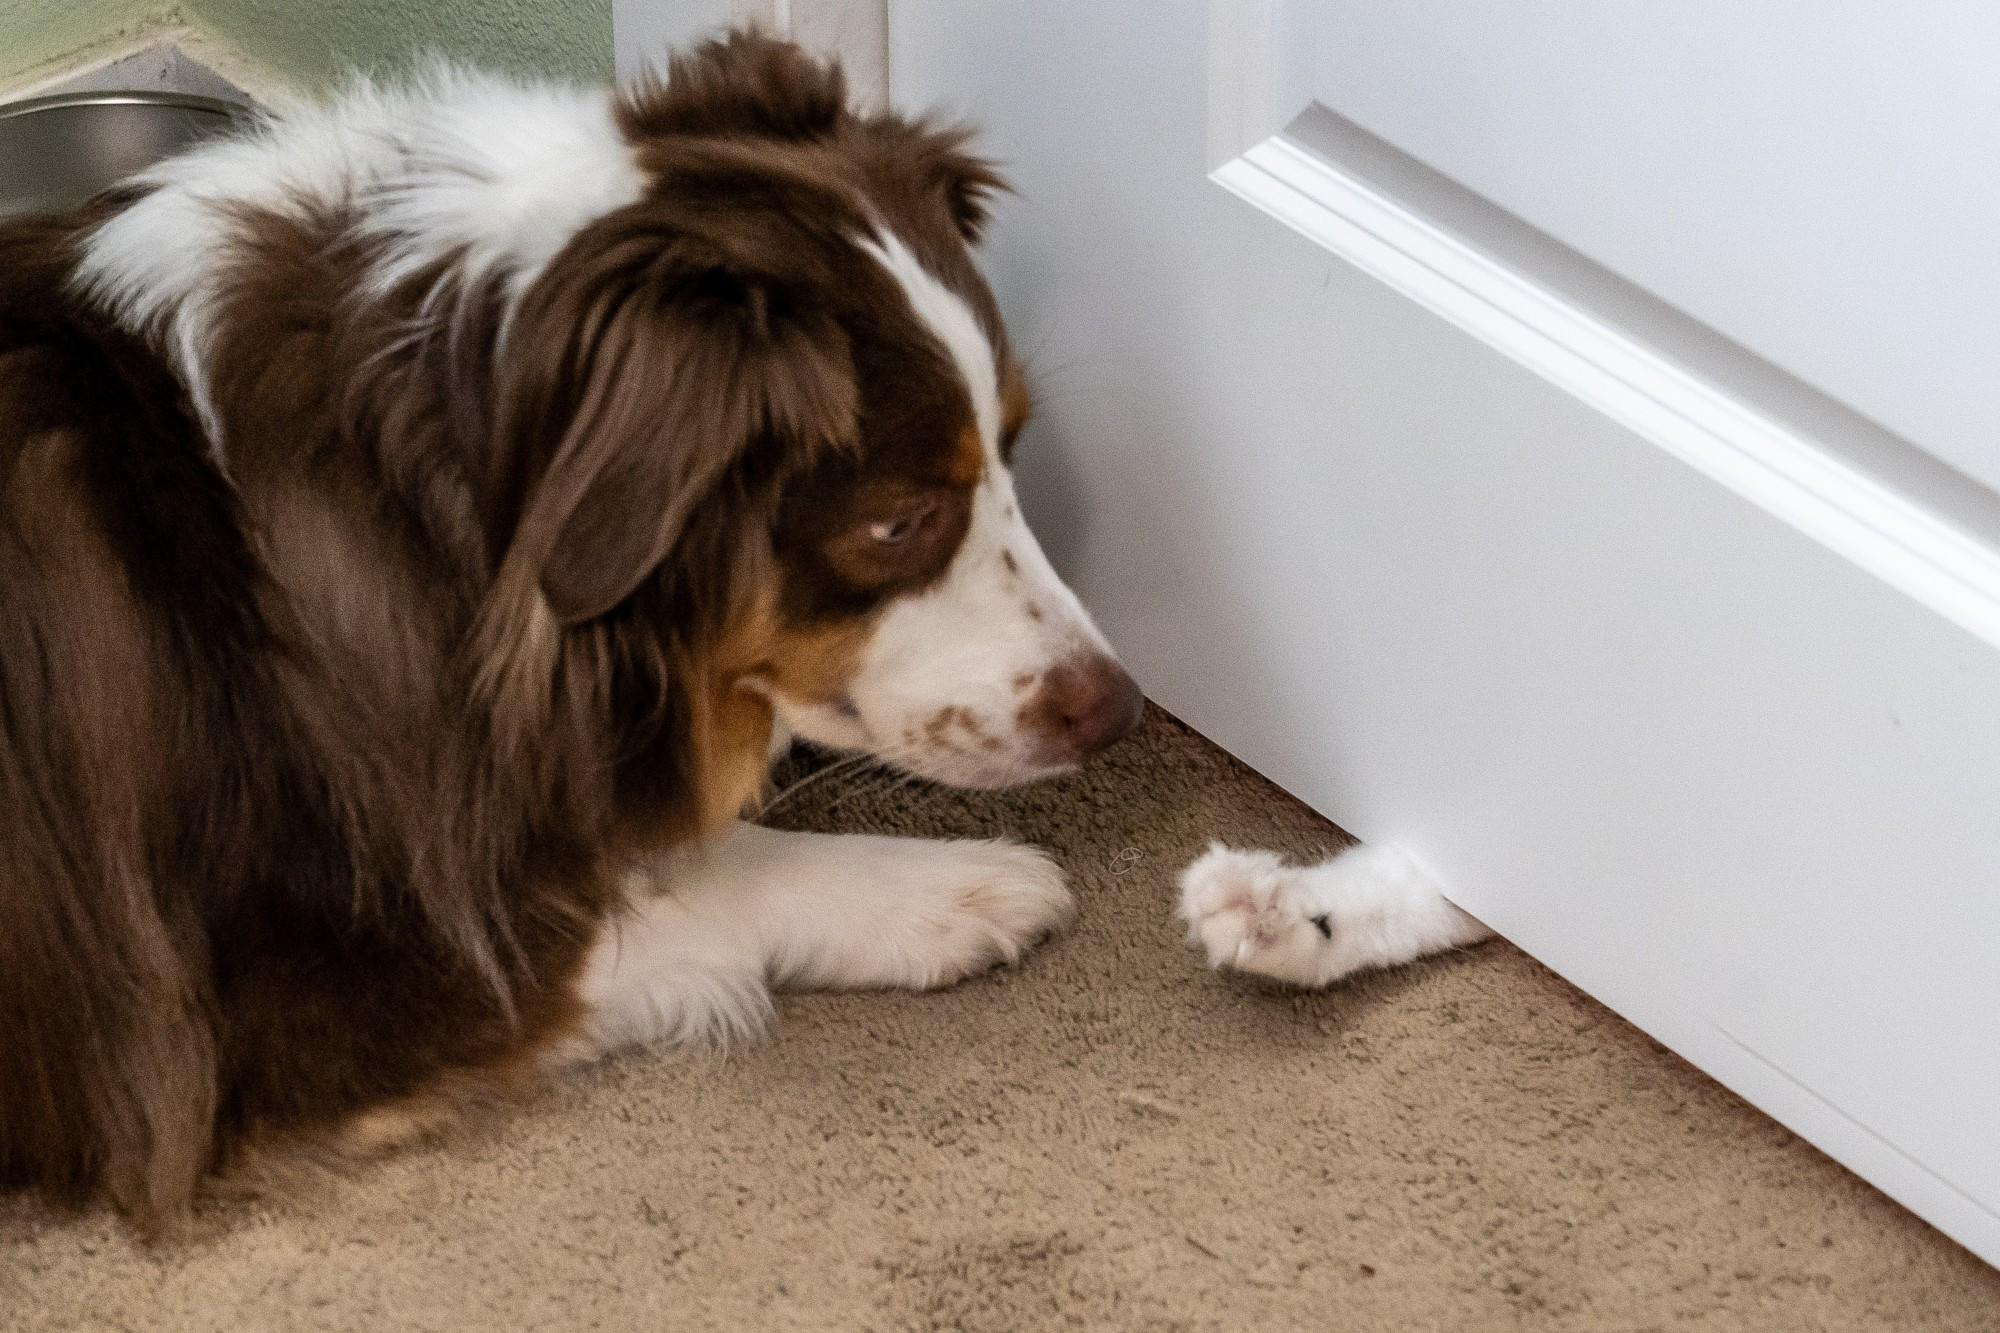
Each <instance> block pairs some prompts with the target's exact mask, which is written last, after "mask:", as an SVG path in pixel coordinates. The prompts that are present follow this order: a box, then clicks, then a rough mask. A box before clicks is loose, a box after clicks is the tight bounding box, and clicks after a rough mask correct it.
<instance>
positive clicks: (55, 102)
mask: <svg viewBox="0 0 2000 1333" xmlns="http://www.w3.org/2000/svg"><path fill="white" fill-rule="evenodd" d="M79 106H157V107H165V108H168V109H169V110H177V111H206V112H208V113H209V114H210V115H216V116H225V117H227V118H229V119H231V120H234V119H236V118H238V117H240V116H243V115H246V114H247V113H248V112H249V110H250V108H249V107H247V106H245V105H243V104H242V103H241V102H225V101H223V100H222V99H221V98H219V97H201V96H199V95H197V94H195V93H172V92H129V93H128V92H84V93H50V94H49V95H48V96H46V97H29V98H26V99H24V100H22V101H19V102H9V103H6V104H4V105H0V120H12V119H14V118H16V117H18V116H30V115H33V114H35V113H36V112H38V111H62V110H66V109H67V108H69V107H79Z"/></svg>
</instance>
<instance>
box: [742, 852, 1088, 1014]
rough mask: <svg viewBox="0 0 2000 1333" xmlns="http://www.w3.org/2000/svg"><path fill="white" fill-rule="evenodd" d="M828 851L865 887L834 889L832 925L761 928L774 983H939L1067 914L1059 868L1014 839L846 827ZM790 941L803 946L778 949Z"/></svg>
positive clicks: (1004, 955) (1002, 957) (1033, 937)
mask: <svg viewBox="0 0 2000 1333" xmlns="http://www.w3.org/2000/svg"><path fill="white" fill-rule="evenodd" d="M837 850H838V852H839V853H840V854H841V862H842V864H841V865H840V866H839V867H838V869H837V871H835V873H837V874H839V875H840V876H841V877H842V878H851V881H855V882H859V883H865V884H866V886H867V887H866V890H865V891H863V892H858V893H856V892H849V893H846V894H843V895H842V897H843V899H844V902H843V903H842V910H843V911H844V912H845V913H846V914H847V920H846V921H845V922H844V923H843V924H842V926H841V928H840V929H839V930H838V931H833V930H827V929H821V930H819V931H815V932H812V934H811V936H810V937H807V938H800V939H798V940H796V941H794V940H791V939H787V938H786V933H785V932H774V933H772V934H771V935H768V936H767V938H769V939H771V942H772V943H773V944H774V945H775V946H776V947H775V948H774V949H773V957H772V965H771V977H772V980H773V981H774V982H776V983H777V984H780V985H787V986H828V987H842V988H856V987H876V986H898V987H908V988H912V989H916V990H928V989H931V988H932V987H936V986H948V985H950V984H951V983H952V982H954V981H958V980H961V979H962V978H965V977H969V976H971V975H973V974H974V973H976V972H984V971H986V970H987V969H988V968H990V967H993V966H994V965H996V964H999V963H1011V962H1014V961H1015V960H1017V959H1018V958H1020V956H1021V954H1022V953H1023V952H1024V951H1025V950H1027V949H1028V948H1029V947H1030V946H1032V945H1034V944H1035V943H1036V942H1038V941H1039V940H1042V939H1044V938H1046V937H1047V936H1049V935H1052V934H1055V933H1056V932H1057V931H1059V930H1061V929H1062V928H1063V927H1065V926H1067V925H1068V924H1069V922H1070V921H1071V919H1072V918H1073V917H1074V916H1075V914H1076V904H1075V901H1074V900H1073V899H1072V898H1071V897H1070V894H1069V890H1068V889H1067V888H1066V887H1064V884H1063V872H1062V869H1061V867H1059V866H1057V865H1056V863H1055V862H1054V861H1052V860H1050V859H1049V857H1048V856H1047V855H1045V854H1044V853H1042V852H1040V851H1037V850H1036V849H1035V848H1033V847H1025V846H1022V845H1021V844H1020V843H1015V842H975V841H962V842H931V841H919V840H916V839H907V838H868V837H861V836H857V835H848V836H846V837H843V838H841V839H839V841H838V844H837ZM833 869H834V867H829V870H833ZM809 903H810V900H807V901H806V903H805V904H802V905H806V906H809ZM795 943H796V944H797V945H803V946H805V947H787V946H788V945H794V944H795Z"/></svg>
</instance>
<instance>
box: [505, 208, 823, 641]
mask: <svg viewBox="0 0 2000 1333" xmlns="http://www.w3.org/2000/svg"><path fill="white" fill-rule="evenodd" d="M591 249H592V251H593V252H594V253H593V255H592V257H591V258H590V259H589V260H588V261H584V262H580V263H579V264H577V265H574V266H573V267H575V268H578V269H581V271H579V272H571V273H564V274H554V273H552V274H550V275H548V279H549V280H547V281H544V282H543V283H541V284H539V285H538V287H537V289H536V291H535V292H534V293H532V294H531V295H530V297H529V301H528V304H527V305H526V306H525V307H524V308H523V310H522V311H521V313H520V315H519V317H518V318H517V319H516V321H515V324H514V327H513V328H512V329H511V330H510V331H509V334H508V345H509V348H510V357H509V367H510V369H509V374H508V375H507V376H506V377H505V378H506V379H507V380H509V381H511V384H512V390H513V401H512V402H511V403H509V404H507V405H505V407H504V408H503V412H504V415H503V420H504V421H505V423H506V426H505V429H506V431H507V433H508V434H510V435H512V436H513V439H514V447H513V449H512V450H511V451H510V452H511V454H512V456H513V458H514V459H515V460H517V461H516V463H515V466H516V468H517V469H518V470H519V472H520V473H521V474H522V475H521V480H520V482H519V483H518V484H517V486H516V487H513V488H510V489H515V490H516V493H517V494H519V495H521V496H522V497H523V499H522V500H521V501H520V502H519V503H518V505H517V507H515V509H514V512H517V513H518V514H519V516H520V517H519V521H518V523H516V524H515V525H514V530H513V534H512V540H511V541H510V542H509V543H508V545H507V556H506V560H507V562H508V563H509V564H510V565H511V564H514V563H515V562H517V561H518V562H523V563H525V564H526V566H527V567H528V569H530V570H532V571H533V572H534V574H535V577H536V578H537V580H538V581H539V583H540V586H541V591H542V595H543V596H544V598H545V599H546V600H547V602H548V605H549V607H550V609H551V610H552V611H553V612H554V613H555V616H556V618H557V620H559V621H560V622H561V623H562V624H564V625H574V624H578V623H580V622H582V621H586V620H590V619H592V618H594V617H597V616H600V615H603V614H604V613H605V612H607V611H609V610H611V609H612V608H613V607H615V606H617V605H618V604H619V603H620V602H622V601H624V600H625V598H626V597H627V596H629V595H630V594H631V592H632V591H633V589H634V588H636V587H637V586H638V584H639V582H640V581H641V580H642V579H644V578H645V577H646V576H647V575H648V574H650V573H651V572H652V571H653V570H655V569H656V568H658V567H659V565H660V564H661V562H662V561H663V560H665V559H666V557H667V556H668V554H669V553H670V552H671V550H672V549H673V546H674V543H675V540H676V539H677V538H678V536H679V535H680V533H681V531H682V529H683V528H684V526H685V525H686V523H687V520H688V517H689V515H690V514H691V513H692V512H693V511H694V509H695V508H696V507H697V506H698V505H700V504H701V503H702V502H703V500H704V499H705V498H706V497H708V496H710V495H711V494H712V493H713V492H714V491H715V489H716V487H717V486H718V484H719V483H720V482H721V481H722V480H723V479H724V477H725V476H726V475H727V474H728V473H729V472H730V471H731V469H732V468H733V467H734V465H735V464H736V463H737V462H738V460H739V459H741V458H742V457H743V455H744V453H745V451H746V450H747V449H749V448H750V447H751V445H752V444H753V443H755V442H757V441H759V440H762V439H766V438H770V437H778V438H781V439H788V440H791V441H794V442H796V443H800V444H805V445H828V444H838V443H840V442H842V441H844V440H849V439H851V438H852V437H853V434H854V430H855V417H856V410H857V408H856V397H855V385H854V371H853V363H852V359H851V357H850V355H849V352H848V346H847V339H846V335H845V333H844V332H843V331H842V329H841V328H840V326H839V324H838V323H837V322H836V321H835V320H834V319H833V318H832V317H831V316H830V315H828V314H826V313H825V312H824V310H823V309H822V308H820V307H818V306H817V305H816V304H815V303H813V302H811V301H806V300H799V299H797V298H798V293H797V292H795V291H792V290H789V289H788V287H787V284H786V283H785V282H784V281H782V280H781V279H778V278H775V277H773V276H771V275H768V274H763V273H758V272H755V271H750V270H749V269H747V268H746V267H745V266H744V265H742V264H741V263H740V262H736V261H732V260H731V259H730V258H728V257H727V256H725V255H722V254H720V253H718V252H716V251H715V250H714V249H713V248H712V247H708V246H706V245H705V244H704V243H703V242H701V241H699V240H696V239H691V238H687V237H678V238H677V237H663V236H662V235H661V234H660V233H658V232H656V231H648V230H644V229H634V230H633V231H632V232H630V233H629V234H627V235H624V236H621V237H613V238H610V239H609V240H608V243H607V244H605V245H603V246H602V247H591ZM558 262H561V261H558ZM538 460H546V462H545V463H542V462H540V461H538Z"/></svg>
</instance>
